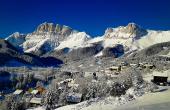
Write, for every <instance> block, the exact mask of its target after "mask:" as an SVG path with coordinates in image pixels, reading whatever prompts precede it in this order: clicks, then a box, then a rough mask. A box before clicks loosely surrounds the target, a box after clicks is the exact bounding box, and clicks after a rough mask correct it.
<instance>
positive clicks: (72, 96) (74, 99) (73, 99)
mask: <svg viewBox="0 0 170 110" xmlns="http://www.w3.org/2000/svg"><path fill="white" fill-rule="evenodd" d="M81 99H82V94H80V93H69V94H68V95H67V96H66V100H67V102H70V103H79V102H81Z"/></svg>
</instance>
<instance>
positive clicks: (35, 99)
mask: <svg viewBox="0 0 170 110" xmlns="http://www.w3.org/2000/svg"><path fill="white" fill-rule="evenodd" d="M45 93H46V89H45V88H43V87H36V88H35V89H29V90H28V91H24V90H21V89H17V90H15V91H14V92H13V95H14V96H15V98H16V100H18V101H19V100H21V99H23V100H25V102H27V103H29V104H30V106H37V105H42V102H43V96H44V94H45Z"/></svg>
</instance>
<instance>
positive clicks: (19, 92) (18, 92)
mask: <svg viewBox="0 0 170 110" xmlns="http://www.w3.org/2000/svg"><path fill="white" fill-rule="evenodd" d="M22 92H23V90H19V89H17V90H16V91H15V92H14V93H13V94H14V95H19V94H21V93H22Z"/></svg>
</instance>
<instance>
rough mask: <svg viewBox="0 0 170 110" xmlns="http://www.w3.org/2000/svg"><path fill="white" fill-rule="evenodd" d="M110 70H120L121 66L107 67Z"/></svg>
mask: <svg viewBox="0 0 170 110" xmlns="http://www.w3.org/2000/svg"><path fill="white" fill-rule="evenodd" d="M108 69H109V70H110V71H121V66H112V67H109V68H108Z"/></svg>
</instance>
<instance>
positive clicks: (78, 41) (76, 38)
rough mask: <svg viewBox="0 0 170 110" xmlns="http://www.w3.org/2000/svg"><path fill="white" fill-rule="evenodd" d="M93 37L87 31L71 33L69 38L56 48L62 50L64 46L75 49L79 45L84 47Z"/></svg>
mask: <svg viewBox="0 0 170 110" xmlns="http://www.w3.org/2000/svg"><path fill="white" fill-rule="evenodd" d="M89 39H91V37H90V36H89V35H87V34H86V33H85V32H78V33H74V34H71V35H70V36H68V38H67V39H66V40H64V41H62V42H61V43H60V45H59V46H58V47H57V48H56V50H60V49H63V48H66V47H67V48H71V49H73V48H74V49H75V48H78V47H84V46H86V45H87V41H88V40H89Z"/></svg>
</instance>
